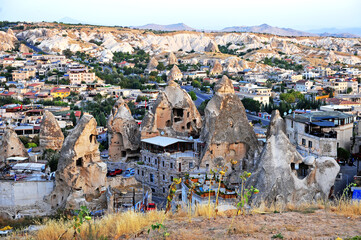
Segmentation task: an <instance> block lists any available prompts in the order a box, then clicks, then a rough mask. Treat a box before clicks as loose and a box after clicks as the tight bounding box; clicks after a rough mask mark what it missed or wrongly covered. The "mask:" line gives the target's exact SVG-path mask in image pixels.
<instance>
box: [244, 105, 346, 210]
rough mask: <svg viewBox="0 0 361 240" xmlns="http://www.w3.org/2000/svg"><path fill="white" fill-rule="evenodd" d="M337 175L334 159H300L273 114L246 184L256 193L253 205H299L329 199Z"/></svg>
mask: <svg viewBox="0 0 361 240" xmlns="http://www.w3.org/2000/svg"><path fill="white" fill-rule="evenodd" d="M339 171H340V166H339V165H338V164H337V162H336V161H335V160H334V159H333V158H329V157H321V158H317V159H315V158H314V157H306V158H303V157H302V156H301V155H300V154H299V153H298V152H297V150H296V148H295V146H293V145H292V144H291V143H290V141H289V139H288V137H287V135H286V127H285V122H284V120H283V119H282V118H281V116H280V114H279V112H278V110H275V111H273V113H272V118H271V122H270V126H269V128H268V132H267V141H266V144H265V147H264V149H263V151H262V153H261V155H260V159H259V161H258V163H257V164H256V166H255V168H254V170H253V171H252V172H253V173H252V176H251V177H250V179H249V181H248V182H247V185H248V187H249V186H254V187H255V188H257V189H259V194H257V195H254V196H253V197H254V198H253V202H254V203H256V204H257V203H260V202H262V201H265V202H266V203H268V204H271V203H281V204H282V203H295V204H297V203H302V202H311V201H315V200H318V199H322V198H323V199H325V198H327V197H328V196H329V193H330V190H331V187H332V186H333V185H334V182H335V178H336V176H337V174H338V172H339Z"/></svg>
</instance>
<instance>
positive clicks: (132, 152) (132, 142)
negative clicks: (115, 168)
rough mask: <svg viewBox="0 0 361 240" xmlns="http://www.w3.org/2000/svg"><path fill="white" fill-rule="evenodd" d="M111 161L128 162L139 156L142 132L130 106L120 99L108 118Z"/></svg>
mask: <svg viewBox="0 0 361 240" xmlns="http://www.w3.org/2000/svg"><path fill="white" fill-rule="evenodd" d="M108 137H109V159H110V160H111V161H119V160H122V161H123V162H124V161H127V160H128V159H130V158H134V157H138V156H139V145H140V132H139V126H138V123H137V122H136V121H135V120H134V118H133V116H132V114H131V112H130V109H129V107H128V105H127V104H126V103H125V102H124V100H123V98H122V97H120V98H119V99H118V100H117V101H116V102H115V104H114V107H113V109H112V111H111V113H110V116H109V118H108Z"/></svg>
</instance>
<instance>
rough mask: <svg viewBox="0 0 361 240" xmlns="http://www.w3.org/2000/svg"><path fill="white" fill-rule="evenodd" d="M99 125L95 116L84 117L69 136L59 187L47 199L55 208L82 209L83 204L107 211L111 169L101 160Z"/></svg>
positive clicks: (59, 171) (58, 174)
mask: <svg viewBox="0 0 361 240" xmlns="http://www.w3.org/2000/svg"><path fill="white" fill-rule="evenodd" d="M96 126H97V122H96V121H95V119H94V118H93V117H92V116H91V115H84V116H83V117H82V118H81V119H80V121H79V122H78V124H77V125H76V127H75V128H74V129H73V130H72V132H71V133H70V134H69V135H68V136H67V137H66V139H65V141H64V144H63V147H62V149H61V151H60V159H59V162H58V169H57V171H56V175H55V188H54V190H53V192H52V193H51V194H50V195H49V196H48V198H47V202H49V203H50V204H51V205H52V207H53V208H54V209H57V208H67V209H79V208H80V206H83V205H84V206H87V207H88V208H89V209H91V210H96V209H104V208H106V198H105V194H104V192H105V191H106V182H107V180H106V174H107V166H106V164H105V163H104V162H102V161H101V160H100V154H99V149H98V146H99V144H98V142H97V140H96V136H97V130H96Z"/></svg>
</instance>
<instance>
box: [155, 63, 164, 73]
mask: <svg viewBox="0 0 361 240" xmlns="http://www.w3.org/2000/svg"><path fill="white" fill-rule="evenodd" d="M157 70H158V71H164V70H165V66H164V64H163V63H162V62H160V63H159V64H158V66H157Z"/></svg>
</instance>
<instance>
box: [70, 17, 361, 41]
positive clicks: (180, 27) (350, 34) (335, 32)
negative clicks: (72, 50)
mask: <svg viewBox="0 0 361 240" xmlns="http://www.w3.org/2000/svg"><path fill="white" fill-rule="evenodd" d="M65 19H66V20H67V21H63V22H71V20H72V22H74V23H75V22H76V21H77V20H74V19H71V18H65ZM131 28H134V29H150V30H155V31H197V32H201V31H202V32H203V31H204V32H253V33H266V34H272V35H278V36H289V37H313V36H315V37H317V36H321V37H340V38H360V37H361V28H346V29H336V28H324V29H318V30H317V29H315V30H310V31H300V30H295V29H292V28H281V27H273V26H270V25H268V24H261V25H258V26H233V27H226V28H223V29H221V30H214V29H211V30H201V29H195V28H192V27H190V26H188V25H186V24H184V23H176V24H168V25H162V24H155V23H150V24H146V25H143V26H132V27H131ZM344 30H349V31H344Z"/></svg>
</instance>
